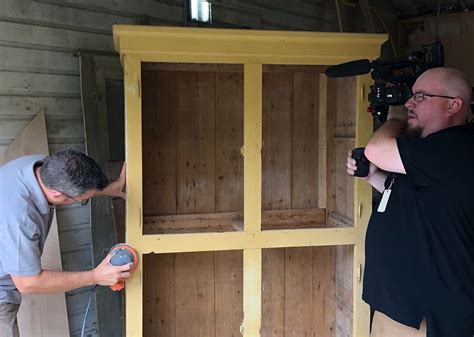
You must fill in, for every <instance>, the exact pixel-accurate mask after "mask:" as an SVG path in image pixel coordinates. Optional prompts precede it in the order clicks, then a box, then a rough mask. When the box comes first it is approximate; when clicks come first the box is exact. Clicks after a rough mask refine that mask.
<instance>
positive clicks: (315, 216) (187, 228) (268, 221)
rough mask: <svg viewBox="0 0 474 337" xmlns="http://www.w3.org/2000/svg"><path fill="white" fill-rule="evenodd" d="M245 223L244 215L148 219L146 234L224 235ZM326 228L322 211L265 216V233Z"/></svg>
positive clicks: (263, 214)
mask: <svg viewBox="0 0 474 337" xmlns="http://www.w3.org/2000/svg"><path fill="white" fill-rule="evenodd" d="M242 220H243V219H242V213H241V212H227V213H210V214H184V215H183V214H181V215H169V216H148V217H145V218H144V219H143V231H144V234H159V233H192V232H194V233H196V232H210V231H215V232H224V231H232V230H233V229H234V226H241V224H242ZM325 224H326V216H325V210H324V209H320V208H315V209H298V210H281V211H264V212H263V213H262V227H263V229H264V230H271V229H290V228H320V227H324V226H325Z"/></svg>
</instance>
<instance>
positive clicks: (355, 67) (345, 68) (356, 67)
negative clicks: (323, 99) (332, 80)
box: [324, 59, 372, 77]
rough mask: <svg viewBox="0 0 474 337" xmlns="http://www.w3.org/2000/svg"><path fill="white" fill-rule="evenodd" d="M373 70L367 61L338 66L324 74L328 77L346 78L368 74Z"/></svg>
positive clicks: (328, 69)
mask: <svg viewBox="0 0 474 337" xmlns="http://www.w3.org/2000/svg"><path fill="white" fill-rule="evenodd" d="M371 69H372V67H371V63H370V61H369V60H367V59H366V60H357V61H350V62H346V63H341V64H337V65H335V66H332V67H328V68H326V71H325V72H324V73H325V74H326V76H328V77H345V76H356V75H362V74H368V73H369V72H370V70H371Z"/></svg>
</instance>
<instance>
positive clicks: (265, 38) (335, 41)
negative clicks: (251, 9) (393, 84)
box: [113, 25, 387, 65]
mask: <svg viewBox="0 0 474 337" xmlns="http://www.w3.org/2000/svg"><path fill="white" fill-rule="evenodd" d="M113 32H114V44H115V49H116V50H118V51H120V54H121V55H123V54H128V53H136V54H140V55H141V58H142V61H143V62H171V63H176V62H191V63H221V64H222V63H237V64H239V63H254V64H255V63H261V64H302V65H305V64H306V65H307V64H315V65H329V64H338V63H341V62H347V61H352V60H354V59H361V58H369V59H374V58H377V57H378V56H379V54H380V44H381V43H382V42H383V41H385V40H386V39H387V37H386V35H375V34H356V33H322V32H283V31H278V32H276V31H255V30H252V31H250V30H239V29H212V28H207V29H201V28H182V27H180V28H174V27H173V28H171V27H146V26H126V25H114V27H113ZM137 36H140V38H139V39H137ZM196 41H198V42H199V43H196Z"/></svg>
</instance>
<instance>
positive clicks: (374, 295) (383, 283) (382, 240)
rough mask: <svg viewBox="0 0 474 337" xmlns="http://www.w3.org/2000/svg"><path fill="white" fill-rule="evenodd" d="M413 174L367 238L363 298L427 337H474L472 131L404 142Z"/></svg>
mask: <svg viewBox="0 0 474 337" xmlns="http://www.w3.org/2000/svg"><path fill="white" fill-rule="evenodd" d="M397 145H398V150H399V152H400V156H401V159H402V162H403V165H404V167H405V170H406V172H407V174H406V175H403V174H389V176H388V178H387V180H386V182H385V188H387V187H388V186H389V184H390V183H391V182H392V180H393V184H392V188H391V189H392V192H391V195H390V198H389V201H388V204H387V207H386V210H385V212H383V213H380V212H377V209H376V208H375V209H374V211H373V213H372V216H371V218H370V221H369V226H368V229H367V236H366V268H365V272H364V290H363V299H364V300H365V301H366V302H367V303H368V304H369V305H370V306H371V308H372V309H374V310H377V311H380V312H382V313H384V314H386V315H387V316H389V317H391V318H392V319H394V320H396V321H398V322H400V323H402V324H405V325H408V326H412V327H415V328H418V327H419V324H420V322H421V320H423V318H426V322H427V334H428V337H472V336H473V335H474V125H472V124H469V125H465V126H456V127H451V128H448V129H445V130H442V131H439V132H436V133H434V134H431V135H429V136H428V137H424V138H409V137H405V136H401V137H399V138H398V139H397Z"/></svg>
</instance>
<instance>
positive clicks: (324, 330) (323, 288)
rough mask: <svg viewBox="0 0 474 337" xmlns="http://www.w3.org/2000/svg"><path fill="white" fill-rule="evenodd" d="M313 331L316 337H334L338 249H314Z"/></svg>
mask: <svg viewBox="0 0 474 337" xmlns="http://www.w3.org/2000/svg"><path fill="white" fill-rule="evenodd" d="M313 270H315V272H314V273H313V292H312V296H313V306H314V308H315V310H313V324H314V326H313V331H314V336H319V337H333V336H334V326H335V320H336V316H335V315H336V304H335V301H334V298H335V274H336V247H318V248H314V249H313Z"/></svg>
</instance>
